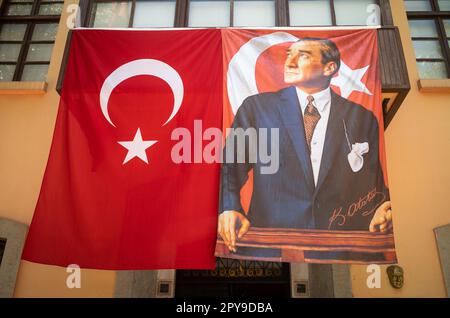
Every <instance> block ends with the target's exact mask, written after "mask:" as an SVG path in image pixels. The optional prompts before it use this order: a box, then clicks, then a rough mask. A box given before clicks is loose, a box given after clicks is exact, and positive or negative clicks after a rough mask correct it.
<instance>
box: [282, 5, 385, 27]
mask: <svg viewBox="0 0 450 318" xmlns="http://www.w3.org/2000/svg"><path fill="white" fill-rule="evenodd" d="M373 5H378V1H376V0H358V1H355V0H289V18H290V25H291V26H312V25H319V26H320V25H322V26H330V25H367V24H368V21H369V22H370V24H371V25H376V24H381V22H380V17H379V15H376V16H375V19H374V20H373V19H369V18H370V17H371V15H372V14H373V13H377V12H376V11H374V6H373Z"/></svg>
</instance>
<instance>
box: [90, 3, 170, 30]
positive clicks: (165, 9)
mask: <svg viewBox="0 0 450 318" xmlns="http://www.w3.org/2000/svg"><path fill="white" fill-rule="evenodd" d="M175 9H176V0H156V1H152V0H148V1H140V0H134V1H103V0H96V1H92V3H91V10H90V12H91V15H90V19H89V26H90V27H94V28H129V27H130V28H131V27H134V28H139V27H147V28H149V27H173V26H174V21H175Z"/></svg>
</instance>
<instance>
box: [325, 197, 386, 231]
mask: <svg viewBox="0 0 450 318" xmlns="http://www.w3.org/2000/svg"><path fill="white" fill-rule="evenodd" d="M385 198H386V197H385V195H384V193H383V192H377V189H376V188H374V189H372V190H370V191H369V192H368V193H367V194H366V195H365V196H363V197H360V198H359V200H358V201H355V202H353V203H352V204H350V205H349V206H348V208H347V209H346V210H344V208H343V207H339V208H336V209H334V210H333V214H332V215H331V217H330V219H329V224H328V229H331V226H332V225H333V224H334V223H336V224H337V225H338V226H344V225H345V224H346V223H347V221H348V220H349V219H351V218H352V217H353V216H355V215H356V214H360V215H362V216H369V215H371V214H373V213H374V212H375V210H376V208H377V207H378V206H379V205H380V204H381V203H383V202H384V201H385ZM372 202H374V203H375V204H371V205H370V206H371V207H373V208H372V209H370V210H364V208H365V207H366V206H367V205H368V204H369V203H372Z"/></svg>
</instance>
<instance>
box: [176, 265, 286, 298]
mask: <svg viewBox="0 0 450 318" xmlns="http://www.w3.org/2000/svg"><path fill="white" fill-rule="evenodd" d="M175 297H214V298H216V297H272V298H273V297H276V298H289V297H290V274H289V264H288V263H274V262H257V261H241V260H233V259H225V258H217V260H216V269H214V270H177V272H176V284H175Z"/></svg>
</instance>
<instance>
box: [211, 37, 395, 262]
mask: <svg viewBox="0 0 450 318" xmlns="http://www.w3.org/2000/svg"><path fill="white" fill-rule="evenodd" d="M222 49H223V77H224V79H223V105H224V108H223V131H224V135H225V137H224V141H225V144H224V148H223V157H224V159H223V164H222V168H221V194H220V204H219V224H218V240H217V245H216V253H215V255H216V256H220V257H227V258H234V259H247V260H266V261H282V262H312V263H380V264H381V263H395V262H396V254H395V247H394V239H393V226H392V211H391V203H390V197H389V189H388V182H387V175H386V160H385V150H384V149H385V148H384V135H383V127H384V125H383V112H382V103H381V82H380V69H379V65H378V63H379V61H378V44H377V30H376V29H336V30H332V29H318V30H312V29H304V30H301V29H270V30H269V29H267V30H263V29H223V30H222Z"/></svg>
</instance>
